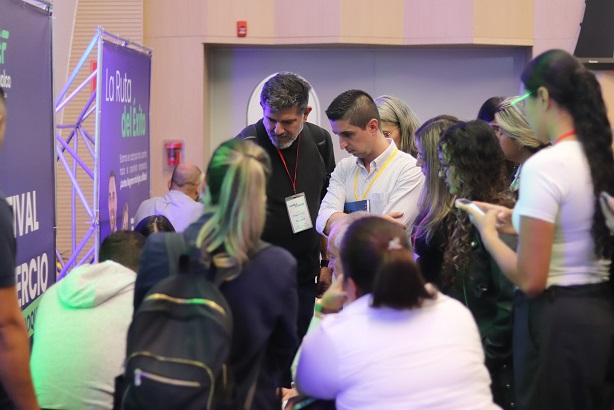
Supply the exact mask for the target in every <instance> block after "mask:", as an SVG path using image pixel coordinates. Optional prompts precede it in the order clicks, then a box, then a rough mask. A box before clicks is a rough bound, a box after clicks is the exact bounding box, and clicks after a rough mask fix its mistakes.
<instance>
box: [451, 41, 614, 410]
mask: <svg viewBox="0 0 614 410" xmlns="http://www.w3.org/2000/svg"><path fill="white" fill-rule="evenodd" d="M521 79H522V83H523V86H524V91H525V94H524V95H523V96H522V97H521V98H519V99H518V100H517V101H514V103H515V104H523V105H524V109H525V112H526V116H527V120H528V122H529V124H530V125H531V128H532V129H533V131H534V132H535V135H536V137H538V138H540V139H541V138H548V139H549V140H550V141H551V142H552V144H553V147H552V148H550V149H547V150H543V151H540V152H539V153H537V154H536V155H534V156H533V157H531V158H530V159H529V160H527V162H526V163H525V164H524V166H523V170H522V174H521V180H522V183H521V184H520V196H519V200H518V203H517V204H516V207H515V208H514V210H513V213H512V212H511V211H510V210H508V209H504V208H500V207H498V206H494V205H490V204H479V205H480V206H481V207H482V209H484V210H488V212H487V214H486V215H485V216H482V215H479V214H478V213H476V212H475V211H473V210H470V209H468V208H467V207H466V206H465V205H461V204H459V205H457V206H459V207H460V208H461V209H464V210H467V212H471V214H472V219H473V220H474V222H475V224H476V225H477V226H478V228H479V230H480V233H481V236H482V239H483V241H484V243H485V245H486V247H487V248H488V250H489V252H490V253H491V254H492V255H493V257H494V258H495V259H496V261H497V263H498V264H499V266H500V267H501V269H502V270H503V272H505V274H506V275H507V277H508V278H510V280H512V282H514V283H515V284H516V285H517V286H518V288H519V290H520V292H518V293H517V296H516V302H515V321H514V360H515V370H516V386H517V398H518V408H520V409H531V410H532V409H539V410H542V409H546V410H547V409H557V410H566V409H578V410H580V409H582V410H591V409H612V408H613V405H614V402H612V401H611V399H612V397H611V394H612V392H613V390H612V388H613V387H614V386H613V384H612V380H613V377H612V376H613V373H614V370H613V365H614V362H613V348H614V309H613V307H612V295H611V291H610V285H609V284H608V276H609V270H610V261H611V257H612V237H611V235H610V231H609V230H608V227H607V226H606V223H605V220H604V215H603V212H602V210H601V208H600V206H599V194H600V192H602V191H607V192H614V157H613V153H612V130H611V128H610V123H609V121H608V117H607V113H606V107H605V104H604V101H603V96H602V94H601V88H600V86H599V83H598V82H597V79H596V78H595V75H594V74H593V73H591V72H590V71H589V70H588V69H586V68H585V67H584V66H583V65H582V64H581V63H580V62H579V61H578V60H577V59H576V58H574V57H573V56H571V55H570V54H568V53H567V52H565V51H562V50H550V51H547V52H545V53H543V54H540V55H539V56H537V57H536V58H534V59H533V60H532V61H531V62H530V63H529V65H528V66H527V67H526V68H525V70H524V71H523V73H522V76H521ZM498 231H500V232H508V233H516V232H517V234H518V238H519V240H518V249H517V251H516V252H514V251H512V250H510V249H508V248H507V247H505V246H504V245H503V243H502V242H501V239H500V237H499V232H498Z"/></svg>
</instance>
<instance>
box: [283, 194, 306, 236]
mask: <svg viewBox="0 0 614 410" xmlns="http://www.w3.org/2000/svg"><path fill="white" fill-rule="evenodd" d="M286 208H288V216H289V217H290V224H291V225H292V232H293V233H299V232H303V231H306V230H307V229H311V228H313V223H312V222H311V215H309V208H308V207H307V198H305V194H304V193H302V192H301V193H300V194H296V195H292V196H289V197H287V198H286Z"/></svg>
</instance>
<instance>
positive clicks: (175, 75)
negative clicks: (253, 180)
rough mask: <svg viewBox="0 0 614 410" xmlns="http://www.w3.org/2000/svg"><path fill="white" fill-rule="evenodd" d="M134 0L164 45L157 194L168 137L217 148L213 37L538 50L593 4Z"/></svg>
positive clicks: (158, 70) (196, 153)
mask: <svg viewBox="0 0 614 410" xmlns="http://www.w3.org/2000/svg"><path fill="white" fill-rule="evenodd" d="M72 1H76V0H72ZM84 1H85V0H81V2H84ZM89 1H90V2H94V0H89ZM132 1H134V2H137V3H140V4H142V7H143V13H144V14H143V16H144V17H143V20H142V21H137V20H132V21H131V23H132V24H134V29H136V30H138V29H139V28H141V29H142V30H143V31H142V33H143V42H144V45H146V46H148V47H151V48H153V50H154V54H153V56H154V57H153V68H152V102H151V115H152V116H151V147H152V154H151V158H152V164H151V165H152V168H151V172H152V194H153V195H159V194H161V193H162V192H164V191H165V190H166V180H167V179H168V177H169V171H168V169H167V168H166V167H164V165H163V163H162V161H163V158H164V152H163V148H162V144H163V141H164V140H166V139H183V140H185V141H186V148H187V150H186V152H185V153H184V156H185V158H186V159H187V160H189V161H193V162H196V163H197V164H204V163H205V162H206V159H207V158H208V157H209V155H210V152H211V148H212V147H211V143H210V141H211V139H210V135H208V124H209V118H208V116H209V113H210V111H211V110H210V106H209V85H208V74H207V72H208V61H207V55H208V52H207V47H209V46H211V45H214V44H233V45H260V46H267V45H301V44H303V45H324V46H326V45H334V46H339V45H371V46H373V45H376V46H379V45H389V46H439V45H462V46H465V45H493V46H527V47H531V46H533V53H539V52H541V51H544V50H546V49H549V48H553V47H557V48H563V49H565V50H568V51H573V49H574V47H575V41H576V39H577V36H578V31H579V23H580V21H581V19H582V14H583V9H584V1H583V0H539V1H534V0H514V1H509V0H380V1H377V2H376V1H372V0H312V1H310V2H304V1H296V0H258V1H253V0H132ZM106 3H107V2H105V4H106ZM79 19H81V17H80V16H79V15H77V20H78V21H79ZM87 19H88V21H89V22H90V24H91V25H92V26H95V25H96V24H99V23H100V21H99V20H100V19H99V18H97V17H96V16H90V17H87ZM117 19H118V20H121V21H122V22H126V21H128V19H127V18H126V16H122V17H119V16H117ZM238 20H246V21H247V25H248V26H247V27H248V35H247V37H245V38H238V37H237V36H236V21H238ZM306 22H308V23H309V24H305V23H306ZM117 34H119V35H122V36H126V33H125V32H122V31H117ZM73 49H74V47H73ZM598 77H599V78H600V81H601V82H602V85H603V87H604V93H605V97H606V102H607V103H608V105H609V106H611V107H614V72H602V73H598ZM611 111H613V112H614V109H612V110H611ZM610 119H611V121H612V120H613V119H614V117H613V113H611V114H610ZM613 123H614V121H613Z"/></svg>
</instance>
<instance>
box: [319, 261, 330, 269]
mask: <svg viewBox="0 0 614 410" xmlns="http://www.w3.org/2000/svg"><path fill="white" fill-rule="evenodd" d="M320 268H328V259H322V260H321V261H320Z"/></svg>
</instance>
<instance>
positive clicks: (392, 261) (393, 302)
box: [371, 249, 434, 309]
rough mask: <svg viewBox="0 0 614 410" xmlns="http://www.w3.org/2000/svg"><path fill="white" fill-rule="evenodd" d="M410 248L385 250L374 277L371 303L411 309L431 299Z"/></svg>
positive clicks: (375, 305) (374, 305)
mask: <svg viewBox="0 0 614 410" xmlns="http://www.w3.org/2000/svg"><path fill="white" fill-rule="evenodd" d="M424 285H425V282H424V278H423V277H422V274H421V273H420V270H419V269H418V265H417V264H416V262H415V261H414V258H413V255H412V253H411V251H410V250H409V249H398V250H389V251H388V252H385V254H384V256H383V258H382V263H381V265H380V268H379V269H378V271H377V273H376V274H375V279H374V281H373V289H372V291H371V293H372V295H373V304H372V306H373V307H390V308H393V309H413V308H418V307H420V306H421V304H422V301H423V300H424V299H432V298H433V297H434V296H433V295H431V294H430V293H429V292H428V291H427V290H426V288H425V287H424Z"/></svg>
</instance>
